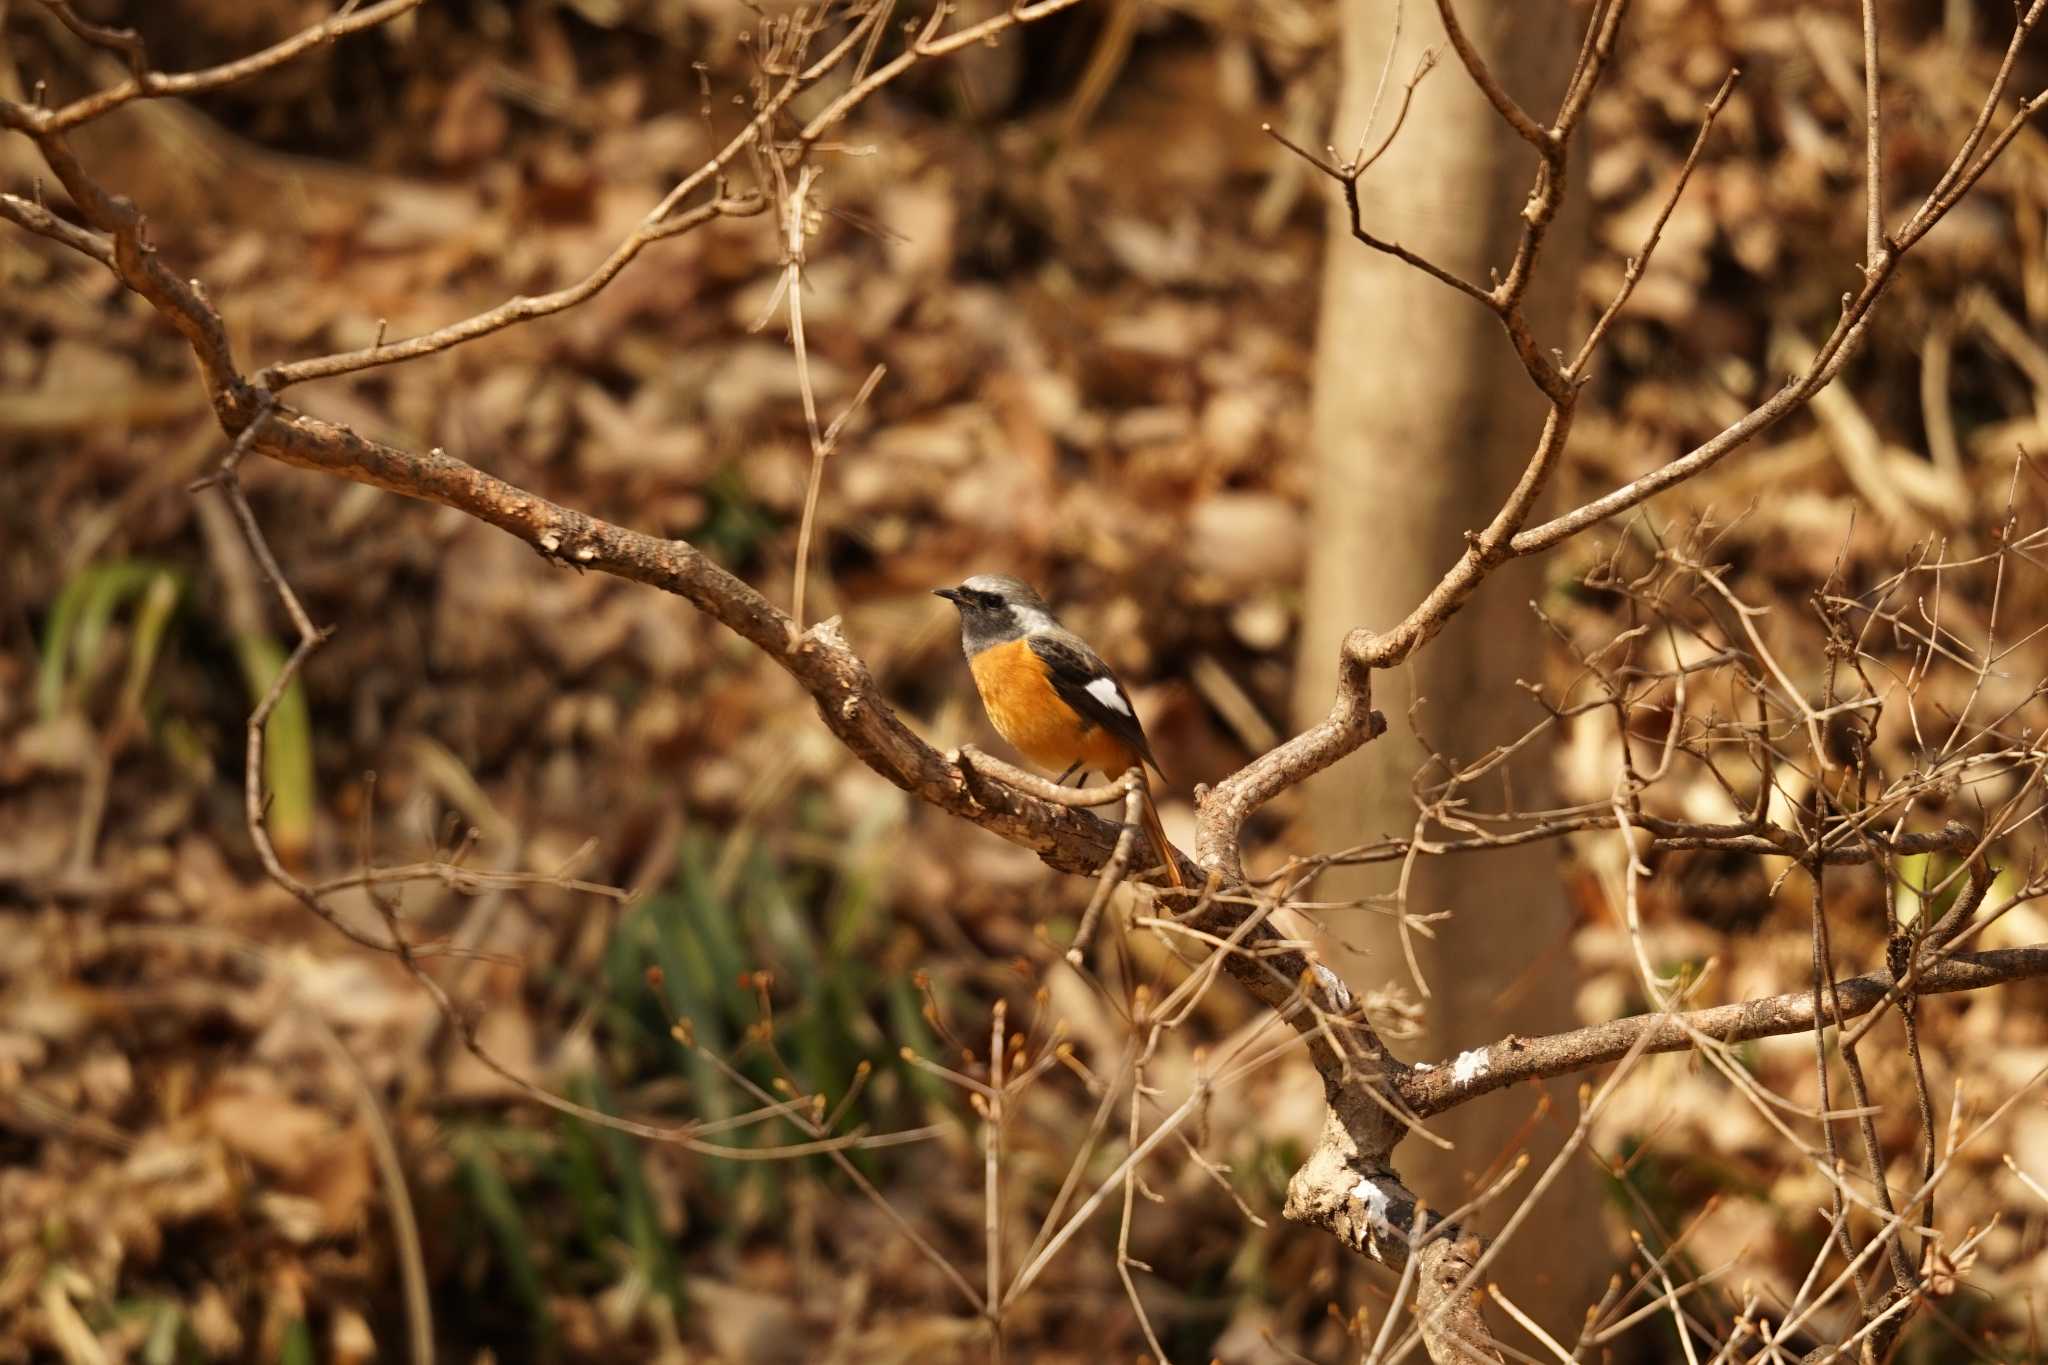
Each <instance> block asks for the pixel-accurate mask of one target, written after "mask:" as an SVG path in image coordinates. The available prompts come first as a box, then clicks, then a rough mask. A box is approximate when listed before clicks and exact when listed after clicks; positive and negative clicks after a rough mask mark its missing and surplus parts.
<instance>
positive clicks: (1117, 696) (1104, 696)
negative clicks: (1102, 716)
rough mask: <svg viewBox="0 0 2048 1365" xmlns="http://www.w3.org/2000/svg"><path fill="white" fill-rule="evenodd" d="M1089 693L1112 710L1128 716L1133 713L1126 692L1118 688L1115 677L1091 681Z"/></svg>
mask: <svg viewBox="0 0 2048 1365" xmlns="http://www.w3.org/2000/svg"><path fill="white" fill-rule="evenodd" d="M1088 695H1089V696H1091V697H1093V698H1095V700H1097V701H1099V702H1101V703H1102V704H1103V705H1104V706H1107V707H1108V708H1109V709H1110V710H1112V711H1118V712H1121V713H1122V714H1124V715H1126V716H1128V715H1129V714H1131V707H1130V703H1128V702H1126V701H1125V700H1124V694H1123V693H1122V692H1121V691H1119V690H1118V688H1117V685H1116V679H1115V678H1097V679H1096V680H1095V681H1094V682H1092V683H1089V684H1088Z"/></svg>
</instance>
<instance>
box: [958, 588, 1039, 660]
mask: <svg viewBox="0 0 2048 1365" xmlns="http://www.w3.org/2000/svg"><path fill="white" fill-rule="evenodd" d="M936 591H937V593H938V595H939V596H941V597H943V598H945V599H947V600H948V601H950V602H951V603H952V604H953V605H954V606H956V607H958V608H959V609H960V644H961V646H962V647H963V648H964V649H965V650H966V651H967V653H968V655H969V657H972V656H974V655H976V654H979V653H980V652H981V651H982V650H984V649H987V648H989V647H990V646H991V645H1000V644H1007V643H1009V642H1010V641H1012V640H1017V639H1021V638H1023V637H1024V636H1026V635H1029V634H1031V633H1032V632H1034V631H1041V630H1054V629H1057V628H1058V622H1056V621H1054V620H1053V618H1052V610H1051V608H1049V607H1048V606H1046V604H1045V599H1044V598H1043V597H1040V596H1039V595H1038V590H1037V589H1035V588H1033V587H1032V586H1031V585H1030V584H1029V583H1026V582H1024V581H1023V580H1022V579H1018V578H1012V577H1010V576H1009V575H1008V574H999V573H978V574H976V575H974V577H972V578H970V579H968V580H967V581H966V582H964V583H962V584H961V585H960V586H959V587H957V588H939V589H937V590H936Z"/></svg>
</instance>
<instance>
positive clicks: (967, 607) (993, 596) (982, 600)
mask: <svg viewBox="0 0 2048 1365" xmlns="http://www.w3.org/2000/svg"><path fill="white" fill-rule="evenodd" d="M932 594H933V595H934V596H936V597H943V598H945V599H946V600H947V601H949V602H951V603H952V604H953V605H954V606H956V607H958V608H960V614H961V615H962V616H965V615H967V614H968V613H969V612H986V613H989V614H994V615H1001V614H1005V613H1007V612H1008V611H1009V609H1010V603H1009V599H1007V598H1005V597H1004V596H1003V595H1002V594H1001V593H999V592H990V591H988V590H987V589H985V588H970V587H968V586H967V585H966V584H964V583H963V584H962V585H960V586H959V587H957V588H933V589H932Z"/></svg>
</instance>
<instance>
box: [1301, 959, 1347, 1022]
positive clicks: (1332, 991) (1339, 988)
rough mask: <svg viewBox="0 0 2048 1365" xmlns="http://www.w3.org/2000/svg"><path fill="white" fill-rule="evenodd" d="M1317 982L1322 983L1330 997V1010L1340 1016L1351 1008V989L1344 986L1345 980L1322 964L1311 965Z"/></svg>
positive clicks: (1325, 992)
mask: <svg viewBox="0 0 2048 1365" xmlns="http://www.w3.org/2000/svg"><path fill="white" fill-rule="evenodd" d="M1310 966H1311V967H1312V968H1313V969H1314V971H1315V974H1316V980H1317V981H1319V982H1321V983H1322V987H1323V993H1324V994H1325V995H1327V996H1329V997H1330V1008H1331V1010H1332V1011H1334V1012H1335V1013H1338V1014H1342V1013H1343V1012H1344V1011H1346V1010H1348V1009H1350V1008H1351V988H1350V987H1349V986H1346V985H1345V984H1344V978H1343V977H1341V976H1338V975H1337V974H1336V973H1335V972H1333V971H1331V970H1330V969H1329V968H1328V967H1325V966H1324V965H1323V964H1322V963H1320V962H1315V963H1311V964H1310Z"/></svg>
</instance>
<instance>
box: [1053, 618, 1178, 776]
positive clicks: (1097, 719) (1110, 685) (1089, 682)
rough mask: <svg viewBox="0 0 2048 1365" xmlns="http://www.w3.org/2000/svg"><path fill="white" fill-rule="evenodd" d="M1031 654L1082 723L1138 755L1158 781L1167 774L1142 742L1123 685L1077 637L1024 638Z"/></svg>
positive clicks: (1063, 634) (1135, 711) (1142, 732)
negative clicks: (1114, 737)
mask: <svg viewBox="0 0 2048 1365" xmlns="http://www.w3.org/2000/svg"><path fill="white" fill-rule="evenodd" d="M1026 638H1027V639H1028V640H1029V641H1030V644H1031V652H1032V653H1034V654H1036V655H1037V656H1038V658H1039V660H1040V662H1042V663H1043V664H1044V665H1045V673H1046V678H1047V680H1048V681H1049V682H1051V683H1052V688H1053V691H1055V692H1057V693H1059V695H1060V700H1062V701H1064V702H1066V704H1067V705H1069V706H1071V707H1073V708H1074V710H1075V712H1076V713H1077V714H1078V715H1079V716H1080V717H1081V719H1083V720H1085V721H1087V722H1088V723H1089V724H1090V725H1094V726H1097V727H1099V728H1101V729H1104V730H1107V731H1108V732H1109V733H1110V734H1112V735H1114V736H1116V738H1117V739H1119V740H1121V741H1122V742H1123V743H1124V745H1125V746H1126V747H1128V748H1129V749H1131V750H1132V752H1134V753H1136V754H1138V755H1139V756H1140V757H1142V758H1143V759H1144V760H1145V761H1146V762H1147V763H1150V764H1151V765H1152V767H1153V769H1154V771H1156V772H1158V774H1159V776H1160V778H1161V780H1164V779H1165V777H1166V770H1165V769H1163V768H1161V767H1160V766H1159V760H1158V759H1156V758H1154V757H1152V746H1151V745H1150V744H1148V743H1146V741H1145V729H1144V727H1143V726H1141V725H1139V724H1138V709H1137V708H1136V707H1135V706H1132V705H1131V699H1130V696H1129V695H1128V694H1127V693H1126V692H1125V691H1124V688H1123V684H1122V683H1120V682H1118V681H1117V680H1116V674H1114V673H1112V672H1110V671H1109V665H1108V664H1106V663H1104V662H1102V656H1100V655H1099V654H1097V653H1096V652H1095V651H1094V650H1092V649H1090V648H1089V647H1088V646H1087V645H1086V644H1085V643H1083V642H1082V640H1081V639H1080V637H1079V636H1076V635H1073V634H1070V633H1068V632H1065V631H1062V632H1061V633H1060V634H1057V635H1047V634H1038V635H1031V636H1027V637H1026ZM1104 776H1105V777H1116V776H1118V774H1116V773H1105V774H1104Z"/></svg>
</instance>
